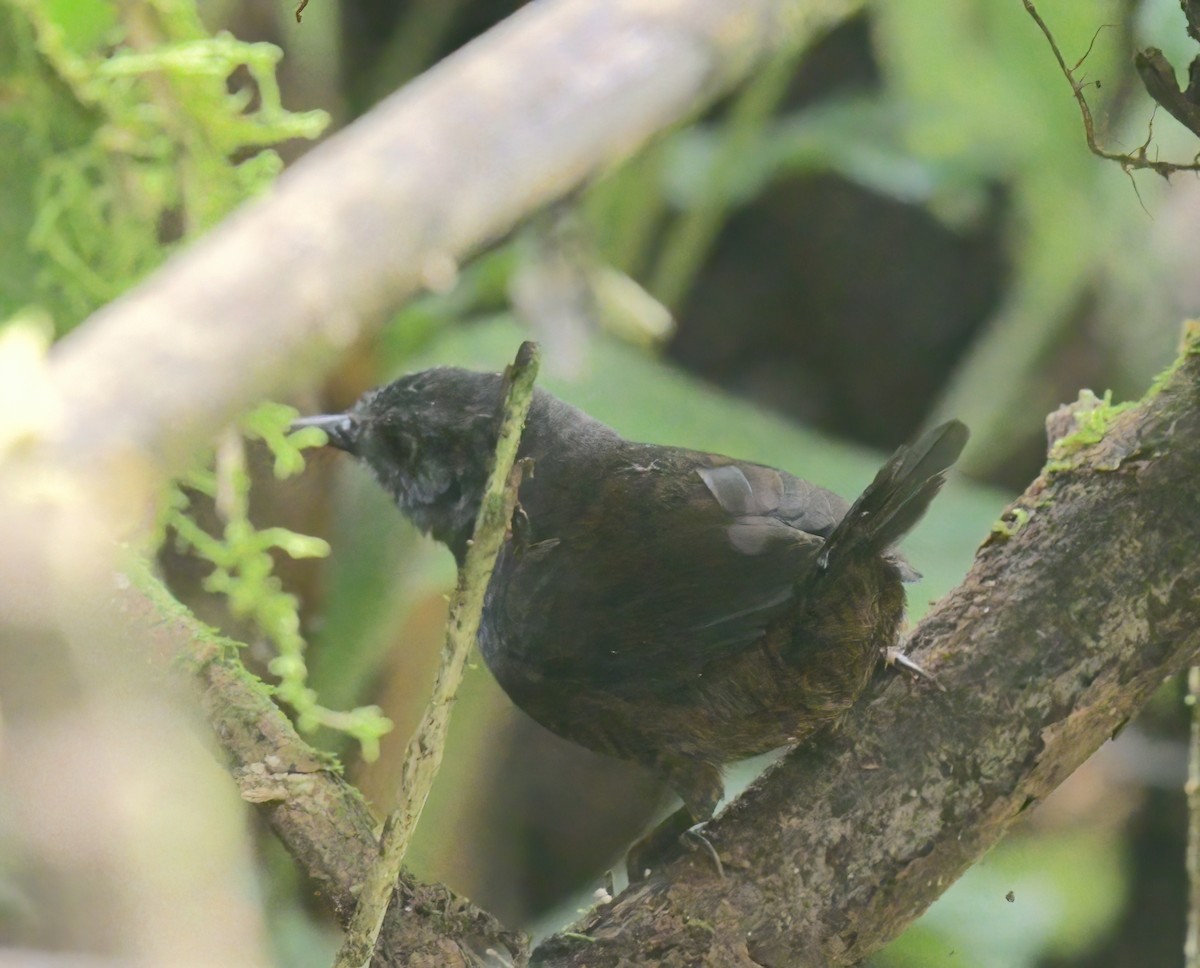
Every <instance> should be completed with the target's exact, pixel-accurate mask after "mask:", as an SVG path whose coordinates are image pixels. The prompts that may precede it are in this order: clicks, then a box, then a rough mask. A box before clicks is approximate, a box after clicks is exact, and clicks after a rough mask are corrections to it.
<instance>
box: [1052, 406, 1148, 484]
mask: <svg viewBox="0 0 1200 968" xmlns="http://www.w3.org/2000/svg"><path fill="white" fill-rule="evenodd" d="M1137 405H1138V404H1137V402H1126V403H1118V404H1114V403H1113V402H1112V391H1111V390H1106V391H1105V392H1104V396H1103V398H1101V397H1097V396H1096V395H1095V394H1094V393H1092V391H1091V390H1080V391H1079V401H1078V403H1077V404H1076V410H1075V414H1074V416H1075V430H1074V432H1073V433H1069V434H1067V435H1066V436H1065V437H1062V438H1060V439H1059V440H1057V441H1055V443H1054V446H1053V447H1052V448H1051V450H1050V459H1049V461H1047V462H1046V471H1047V472H1048V473H1051V474H1053V473H1056V472H1058V471H1064V470H1069V469H1070V468H1071V467H1074V466H1075V461H1074V460H1073V459H1072V458H1073V457H1074V456H1075V455H1076V454H1078V453H1079V452H1080V451H1083V450H1086V449H1087V448H1089V447H1092V446H1094V445H1096V444H1098V443H1100V441H1101V440H1103V439H1104V435H1105V434H1106V433H1107V432H1108V428H1109V427H1110V426H1111V425H1112V422H1113V421H1114V420H1115V419H1116V418H1117V417H1118V416H1120V415H1121V414H1123V413H1124V412H1125V411H1126V410H1129V409H1131V408H1133V407H1136V406H1137Z"/></svg>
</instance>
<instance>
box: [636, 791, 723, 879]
mask: <svg viewBox="0 0 1200 968" xmlns="http://www.w3.org/2000/svg"><path fill="white" fill-rule="evenodd" d="M706 825H707V822H701V823H695V822H693V818H692V815H691V813H690V812H689V811H688V810H687V809H686V808H681V809H679V810H676V811H675V812H674V813H673V814H671V815H670V816H669V817H667V819H666V820H664V821H663V822H662V823H660V824H659V825H658V826H657V827H655V828H654V829H653V830H651V831H650V832H649V833H648V834H646V836H644V837H643V838H642V839H641V840H639V841H637V843H635V844H634V845H633V846H632V847H630V848H629V852H628V853H627V854H626V855H625V871H626V873H627V874H628V876H629V883H630V884H636V883H638V882H640V881H644V880H645V879H646V878H647V877H648V876H649V875H650V872H651V871H652V870H653V869H654V868H655V867H657V866H659V865H660V864H662V863H663V862H665V861H666V860H667V859H668V858H669V857H670V856H671V855H672V854H676V853H678V850H679V845H680V844H684V845H685V846H687V847H688V848H689V849H691V850H703V851H704V852H705V854H706V855H707V856H708V858H709V859H710V860H711V861H712V863H713V867H714V868H715V869H716V871H717V874H718V876H720V877H721V878H724V877H725V866H724V865H723V864H722V863H721V858H720V855H718V854H717V849H716V848H715V847H714V846H713V845H712V841H711V840H709V839H708V838H707V837H706V836H704V832H703V831H704V828H705V826H706Z"/></svg>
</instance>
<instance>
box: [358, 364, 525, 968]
mask: <svg viewBox="0 0 1200 968" xmlns="http://www.w3.org/2000/svg"><path fill="white" fill-rule="evenodd" d="M537 369H538V354H537V347H536V345H535V344H534V343H523V344H522V345H521V348H520V350H519V351H518V352H517V358H516V360H515V361H514V362H513V364H512V366H511V367H509V371H508V374H507V382H508V392H507V393H506V395H505V398H504V402H503V420H502V422H501V424H500V433H499V438H498V440H497V443H496V456H495V462H494V464H493V465H492V470H491V474H490V475H489V477H488V482H487V486H486V487H485V489H484V493H483V501H482V502H481V504H480V506H479V514H478V516H477V517H476V519H475V531H474V534H473V535H472V538H471V543H470V547H469V548H468V550H467V557H466V561H464V562H463V566H462V569H461V570H460V571H459V574H458V586H457V588H456V589H455V592H454V597H453V599H452V600H451V603H450V616H449V619H448V620H447V623H446V640H445V643H444V644H443V646H442V656H441V663H440V665H439V667H438V672H437V677H436V678H435V680H434V684H433V696H432V697H431V698H430V700H429V706H428V707H427V708H426V710H425V716H424V718H423V719H422V720H421V723H420V725H419V726H418V727H417V730H416V732H415V733H414V734H413V737H412V739H411V740H410V741H409V744H408V748H407V750H405V753H404V765H403V768H402V770H401V774H400V791H399V802H398V805H397V806H396V808H395V809H394V810H393V811H392V813H391V814H390V815H389V816H388V818H387V822H386V823H385V824H384V827H383V835H382V837H381V838H380V843H379V859H378V860H377V861H376V863H375V864H374V865H373V866H372V868H371V870H370V872H369V873H368V875H367V879H366V881H365V883H364V884H363V889H362V893H361V894H360V896H359V902H358V908H357V910H356V911H355V913H354V918H353V920H352V921H351V922H350V928H349V930H348V932H347V935H346V940H345V943H344V944H343V945H342V949H341V951H339V952H338V956H337V960H336V962H335V965H336V966H337V968H357V966H359V965H362V964H364V963H365V962H367V961H368V959H369V958H370V957H371V953H372V951H373V950H374V947H375V940H376V938H377V937H378V935H379V928H380V926H381V925H382V923H383V916H384V914H385V912H386V911H387V906H388V901H389V899H390V898H391V896H392V889H393V886H394V885H395V883H396V879H397V878H398V877H399V875H400V866H401V864H402V862H403V861H404V855H405V853H406V852H407V850H408V844H409V841H410V839H411V838H412V833H413V831H414V830H415V829H416V826H417V821H418V819H420V816H421V811H422V810H423V809H424V807H425V801H426V799H427V798H428V796H429V791H430V789H431V788H432V786H433V780H434V777H436V776H437V770H438V767H439V766H440V765H441V762H442V750H443V748H444V746H445V742H446V729H447V727H448V726H449V723H450V709H451V707H452V706H453V704H454V699H455V697H456V695H457V693H458V687H459V684H460V683H461V682H462V677H463V669H464V667H465V665H466V661H467V656H468V655H469V654H470V652H471V649H472V648H473V647H474V645H475V639H476V636H477V635H478V634H479V622H480V617H481V615H482V613H483V599H484V593H485V592H486V591H487V586H488V582H489V580H490V579H491V577H492V570H493V568H494V567H495V565H496V557H497V555H499V553H500V548H501V547H502V546H503V544H504V540H505V537H506V535H507V533H508V529H509V526H510V523H511V521H512V514H513V508H514V507H516V503H517V489H518V488H519V487H520V484H521V473H522V467H521V465H520V464H514V461H515V460H516V457H517V447H518V445H519V444H520V442H521V429H522V428H523V427H524V426H525V415H526V414H527V413H528V412H529V404H530V403H531V402H532V400H533V383H534V379H535V378H536V377H537Z"/></svg>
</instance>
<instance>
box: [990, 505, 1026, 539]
mask: <svg viewBox="0 0 1200 968" xmlns="http://www.w3.org/2000/svg"><path fill="white" fill-rule="evenodd" d="M1030 517H1032V515H1031V514H1030V513H1029V512H1028V511H1026V510H1025V509H1024V508H1021V507H1015V508H1012V509H1011V510H1010V511H1007V512H1005V515H1004V517H1001V518H998V519H997V520H996V523H995V524H993V525H992V534H995V535H999V536H1000V537H1002V538H1011V537H1013V536H1014V535H1015V534H1016V533H1017V532H1018V531H1020V530H1021V529H1022V528H1023V527H1025V525H1026V524H1028V523H1029V519H1030ZM1005 518H1011V519H1012V520H1011V521H1006V520H1005Z"/></svg>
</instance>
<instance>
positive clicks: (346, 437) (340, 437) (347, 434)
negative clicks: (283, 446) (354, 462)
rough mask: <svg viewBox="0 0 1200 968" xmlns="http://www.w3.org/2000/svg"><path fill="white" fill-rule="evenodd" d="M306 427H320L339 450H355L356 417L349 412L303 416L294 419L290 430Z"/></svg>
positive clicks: (290, 431)
mask: <svg viewBox="0 0 1200 968" xmlns="http://www.w3.org/2000/svg"><path fill="white" fill-rule="evenodd" d="M305 427H319V428H320V429H321V430H324V431H325V434H326V436H327V437H329V446H330V447H336V448H337V449H338V450H344V451H346V452H347V453H350V454H353V453H354V452H355V447H354V445H355V441H356V438H357V436H358V435H357V433H356V432H355V430H356V428H355V426H354V419H353V418H352V417H351V416H350V414H348V413H323V414H317V415H316V416H315V417H301V418H300V419H299V420H293V421H292V425H291V427H289V428H288V432H289V433H292V432H295V431H297V430H303V429H304V428H305Z"/></svg>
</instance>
